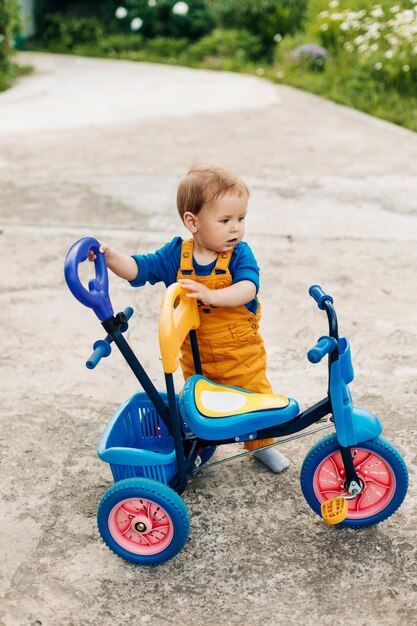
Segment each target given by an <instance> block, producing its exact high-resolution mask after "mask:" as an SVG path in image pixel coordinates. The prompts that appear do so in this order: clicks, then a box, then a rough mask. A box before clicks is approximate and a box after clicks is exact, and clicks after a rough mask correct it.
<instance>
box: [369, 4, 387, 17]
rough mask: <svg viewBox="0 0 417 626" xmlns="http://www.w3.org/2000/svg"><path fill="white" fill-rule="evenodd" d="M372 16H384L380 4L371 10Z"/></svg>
mask: <svg viewBox="0 0 417 626" xmlns="http://www.w3.org/2000/svg"><path fill="white" fill-rule="evenodd" d="M371 15H372V17H382V16H383V15H384V11H383V10H382V8H381V6H380V5H379V4H378V5H377V6H376V7H375V8H374V10H373V11H371Z"/></svg>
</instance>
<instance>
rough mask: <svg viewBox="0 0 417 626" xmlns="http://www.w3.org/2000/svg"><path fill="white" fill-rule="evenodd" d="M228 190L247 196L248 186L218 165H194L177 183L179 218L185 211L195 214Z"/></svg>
mask: <svg viewBox="0 0 417 626" xmlns="http://www.w3.org/2000/svg"><path fill="white" fill-rule="evenodd" d="M228 192H230V193H233V194H235V195H237V196H246V197H249V189H248V187H247V186H246V185H245V183H244V182H243V180H241V179H240V178H239V177H238V176H236V175H235V174H232V172H229V171H228V170H226V169H224V168H223V167H220V166H219V165H210V164H205V165H196V166H194V167H192V168H191V169H190V171H189V172H187V174H186V175H185V176H184V178H183V179H182V180H181V182H180V184H179V185H178V190H177V208H178V213H179V214H180V216H181V218H182V217H183V216H184V213H186V212H187V211H190V213H193V214H194V215H197V214H198V213H199V212H200V211H201V209H202V208H203V207H204V206H205V205H207V204H210V203H211V202H213V201H214V200H215V199H216V198H219V197H220V196H223V195H225V194H226V193H228Z"/></svg>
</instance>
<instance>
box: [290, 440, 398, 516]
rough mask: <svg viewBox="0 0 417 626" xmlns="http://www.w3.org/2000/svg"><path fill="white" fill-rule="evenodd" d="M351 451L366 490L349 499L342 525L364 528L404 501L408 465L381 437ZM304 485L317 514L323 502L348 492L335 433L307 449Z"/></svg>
mask: <svg viewBox="0 0 417 626" xmlns="http://www.w3.org/2000/svg"><path fill="white" fill-rule="evenodd" d="M351 452H352V457H353V464H354V466H355V470H356V473H357V474H358V476H359V478H360V480H361V482H362V484H363V485H364V489H363V490H362V491H361V493H360V494H359V495H358V496H357V497H356V498H354V499H352V500H348V516H347V518H346V519H345V520H344V521H343V522H342V523H341V524H339V526H345V527H349V528H361V527H363V526H371V525H373V524H378V523H379V522H382V521H383V520H385V519H387V518H388V517H390V515H392V514H393V513H394V512H395V511H396V510H397V509H398V508H399V506H400V505H401V504H402V502H403V500H404V498H405V495H406V493H407V487H408V472H407V467H406V465H405V463H404V461H403V458H402V457H401V455H400V454H399V452H397V450H396V449H395V448H394V447H393V446H392V445H391V444H390V443H388V441H385V440H384V439H382V438H381V437H377V438H376V439H373V440H372V441H365V442H363V443H360V444H359V445H357V446H352V447H351ZM301 488H302V490H303V494H304V497H305V499H306V500H307V503H308V504H309V506H310V507H311V508H312V509H313V511H315V512H316V513H317V514H318V515H320V514H321V510H320V507H321V504H322V502H325V501H326V500H330V499H331V498H336V497H338V496H346V495H349V494H348V492H347V491H346V489H345V475H344V466H343V462H342V456H341V453H340V449H339V444H338V441H337V437H336V435H334V434H333V435H330V436H328V437H325V438H324V439H321V440H320V441H319V442H318V443H317V444H316V445H315V446H314V447H313V448H312V449H311V450H310V451H309V452H308V454H307V456H306V458H305V459H304V463H303V466H302V468H301Z"/></svg>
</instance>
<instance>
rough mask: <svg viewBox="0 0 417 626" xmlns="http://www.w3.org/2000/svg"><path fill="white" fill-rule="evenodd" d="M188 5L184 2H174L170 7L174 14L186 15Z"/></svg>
mask: <svg viewBox="0 0 417 626" xmlns="http://www.w3.org/2000/svg"><path fill="white" fill-rule="evenodd" d="M188 10H189V6H188V4H187V3H186V2H176V3H175V4H174V6H173V7H172V12H173V13H175V15H187V13H188Z"/></svg>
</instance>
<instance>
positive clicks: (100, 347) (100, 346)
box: [86, 339, 111, 370]
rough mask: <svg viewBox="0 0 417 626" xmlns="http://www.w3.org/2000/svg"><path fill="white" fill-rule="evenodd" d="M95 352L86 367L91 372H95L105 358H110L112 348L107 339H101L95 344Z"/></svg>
mask: <svg viewBox="0 0 417 626" xmlns="http://www.w3.org/2000/svg"><path fill="white" fill-rule="evenodd" d="M93 348H94V352H93V353H92V355H91V356H90V358H89V359H88V360H87V361H86V367H87V368H88V369H89V370H93V369H94V368H95V367H96V365H98V364H99V363H100V361H101V359H102V358H103V357H106V356H109V354H110V353H111V347H110V344H109V342H108V341H106V340H105V339H99V340H98V341H96V342H95V344H94V346H93Z"/></svg>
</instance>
